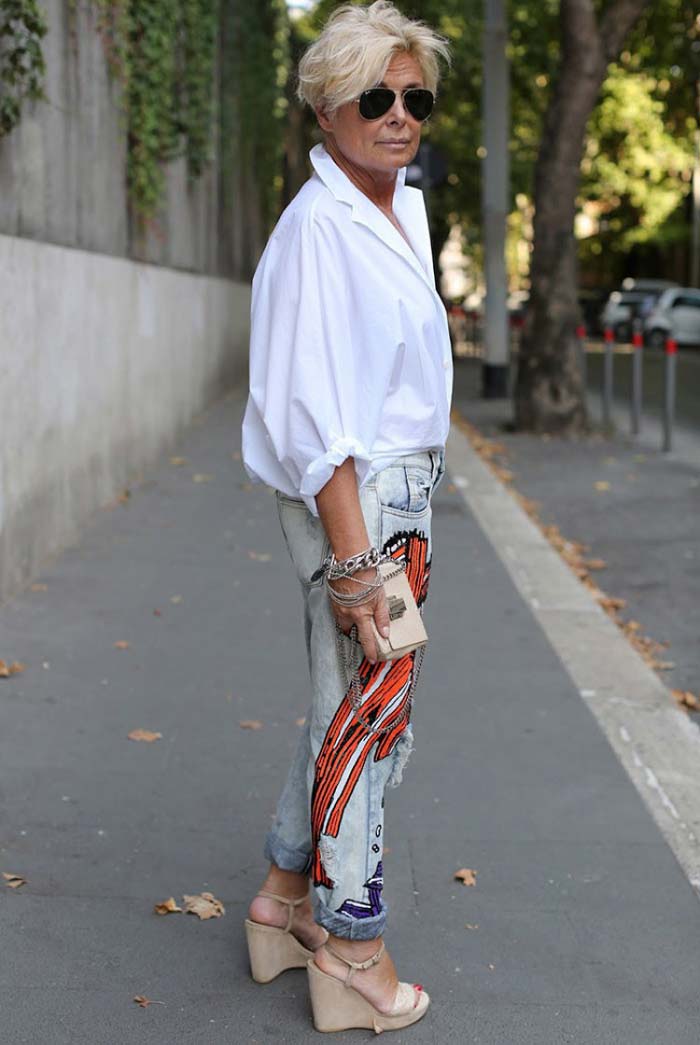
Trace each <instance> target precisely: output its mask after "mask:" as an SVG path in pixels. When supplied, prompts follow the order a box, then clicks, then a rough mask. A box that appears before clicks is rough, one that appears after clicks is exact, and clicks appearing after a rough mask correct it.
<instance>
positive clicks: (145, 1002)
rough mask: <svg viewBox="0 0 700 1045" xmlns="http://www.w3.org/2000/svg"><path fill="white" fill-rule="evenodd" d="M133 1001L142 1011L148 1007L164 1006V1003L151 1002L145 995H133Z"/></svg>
mask: <svg viewBox="0 0 700 1045" xmlns="http://www.w3.org/2000/svg"><path fill="white" fill-rule="evenodd" d="M134 1001H135V1002H136V1004H137V1005H140V1006H141V1008H142V1009H147V1008H148V1006H149V1005H165V1002H164V1001H151V999H150V998H147V997H146V996H145V994H135V995H134Z"/></svg>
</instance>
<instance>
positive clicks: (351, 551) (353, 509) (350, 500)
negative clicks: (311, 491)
mask: <svg viewBox="0 0 700 1045" xmlns="http://www.w3.org/2000/svg"><path fill="white" fill-rule="evenodd" d="M316 507H317V508H318V514H319V516H320V519H321V522H322V523H323V528H324V530H325V531H326V534H327V536H328V540H329V541H330V544H331V551H332V552H333V553H334V555H335V557H336V559H347V558H349V556H351V555H356V554H357V553H358V552H363V551H365V550H366V549H367V548H369V545H370V541H369V537H368V535H367V527H366V525H365V519H364V516H363V514H362V507H361V505H360V495H359V493H358V489H357V475H356V473H355V459H354V458H353V457H346V459H345V460H344V461H343V463H342V464H341V465H339V466H338V467H337V468H336V470H335V472H334V473H333V475H332V476H331V478H330V479H329V480H328V482H327V483H326V485H325V486H324V487H323V489H321V490H319V492H318V493H317V494H316Z"/></svg>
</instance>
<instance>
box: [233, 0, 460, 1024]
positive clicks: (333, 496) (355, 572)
mask: <svg viewBox="0 0 700 1045" xmlns="http://www.w3.org/2000/svg"><path fill="white" fill-rule="evenodd" d="M440 58H447V48H446V44H445V41H444V40H442V38H440V37H438V36H436V34H435V33H433V32H432V31H431V30H430V29H428V28H427V27H426V26H425V25H423V24H422V23H419V22H413V21H410V20H409V19H407V18H405V17H404V16H403V15H401V14H400V12H399V11H398V10H397V9H396V8H395V7H394V6H393V5H392V4H391V3H388V2H385V0H378V2H377V3H374V4H372V5H371V6H370V7H356V6H351V7H343V8H340V9H338V10H337V11H336V12H335V13H334V14H333V15H332V17H331V18H330V19H329V21H328V23H327V25H326V27H325V29H324V31H323V32H322V34H321V36H320V37H319V38H318V40H317V41H316V42H315V43H314V44H312V45H311V47H310V48H309V49H308V50H307V52H306V54H305V55H304V57H303V58H302V61H301V63H300V66H299V96H300V98H301V99H302V100H303V101H305V102H307V103H308V104H309V105H311V106H312V107H313V109H314V110H315V112H316V116H317V119H318V123H319V125H320V127H321V129H322V131H323V132H324V144H323V145H317V146H316V147H315V148H314V149H312V151H311V162H312V164H313V168H314V174H313V176H312V177H311V178H310V180H309V181H308V182H306V184H305V185H304V186H303V188H302V189H301V191H300V192H299V193H298V195H297V196H296V198H295V199H294V200H293V202H292V203H291V204H290V205H289V207H287V209H286V210H285V212H284V214H283V215H282V217H281V218H280V221H279V223H278V225H277V227H276V228H275V230H274V232H273V234H272V236H271V238H270V241H269V242H268V244H267V247H266V249H265V252H264V254H263V256H262V259H261V261H260V264H259V266H258V269H257V271H256V273H255V277H254V280H253V305H252V330H251V356H250V396H249V400H248V405H247V409H246V414H245V418H244V421H243V460H244V464H245V467H246V469H247V471H248V474H249V475H250V477H251V478H252V479H253V480H255V481H263V482H266V483H268V484H269V485H271V486H273V487H274V488H275V489H276V491H277V504H278V510H279V516H280V521H281V525H282V530H283V533H284V536H285V539H286V542H287V546H288V549H289V553H290V555H291V558H292V561H293V563H294V566H295V568H296V571H297V574H298V576H299V580H300V581H301V585H302V590H303V595H304V611H305V633H306V643H307V649H308V655H309V666H310V673H311V682H312V705H311V710H310V714H309V716H308V720H307V725H306V727H305V730H304V733H303V736H302V738H301V742H300V745H299V749H298V751H297V755H296V758H295V760H294V763H293V765H292V767H291V770H290V772H289V776H288V779H287V782H286V785H285V787H284V790H283V792H282V797H281V799H280V802H279V806H278V810H277V815H276V819H275V822H274V825H273V828H272V830H271V832H270V834H269V835H268V838H267V842H266V847H265V852H266V856H267V858H268V859H269V860H270V871H269V874H268V876H267V878H266V880H265V882H264V883H263V887H262V889H261V891H260V893H259V894H258V896H256V898H255V899H254V900H253V902H252V904H251V906H250V911H249V917H248V919H247V921H246V929H247V934H248V943H249V949H250V956H251V966H252V972H253V976H254V978H255V979H257V980H259V981H263V982H265V981H267V980H269V979H272V978H273V977H274V976H276V975H277V974H278V973H279V972H281V971H282V970H283V969H286V968H293V967H296V966H302V965H304V964H307V962H308V972H309V981H310V988H311V995H312V1007H313V1013H314V1022H315V1025H316V1027H317V1028H318V1029H319V1030H343V1029H346V1028H349V1027H374V1029H375V1030H376V1031H377V1032H379V1031H380V1030H383V1029H390V1028H392V1029H399V1028H401V1027H405V1026H408V1025H409V1024H411V1023H414V1022H415V1021H416V1020H418V1019H420V1018H421V1016H423V1015H424V1013H425V1011H426V1009H427V1007H428V1000H429V999H428V995H427V993H426V992H425V991H423V990H422V988H421V987H419V986H411V985H410V984H406V983H399V981H398V978H397V975H396V971H395V969H394V965H393V963H392V961H391V959H390V957H389V955H388V953H387V951H386V950H385V948H384V945H383V942H382V935H383V932H384V926H385V921H386V906H385V904H384V901H383V899H382V886H383V874H382V834H383V827H384V825H383V806H384V799H383V794H384V789H385V786H386V785H387V784H391V785H395V784H397V783H398V782H399V780H400V778H401V772H402V768H403V765H404V763H405V760H406V758H407V755H408V752H409V751H410V747H411V742H412V735H411V726H410V724H409V721H408V719H409V712H410V701H411V695H412V694H411V691H412V688H413V685H414V683H415V677H416V674H417V666H418V664H417V660H416V654H415V653H412V654H408V655H406V656H404V657H401V658H399V659H398V660H394V661H381V660H379V659H378V657H377V653H378V650H377V645H376V640H375V634H376V633H375V630H374V629H375V628H376V629H377V631H378V632H379V633H380V634H381V635H384V636H386V635H387V634H388V629H389V623H390V621H389V612H388V608H387V600H386V597H385V595H384V591H383V588H382V586H381V583H380V581H379V580H378V573H377V561H378V558H379V555H380V554H381V555H384V556H388V557H391V558H392V559H393V560H395V561H396V562H399V563H403V564H404V566H405V567H406V572H407V576H408V580H409V583H410V585H411V588H412V590H413V594H414V595H415V598H416V601H417V603H418V605H419V606H420V605H421V604H422V603H423V601H424V600H425V597H426V594H427V586H428V578H429V574H430V560H431V538H430V516H431V508H430V499H431V496H432V493H433V491H434V489H435V487H436V485H437V483H438V482H439V481H440V479H441V477H442V474H443V471H444V446H445V440H446V437H447V432H448V427H449V403H450V397H451V389H452V356H451V350H450V341H449V335H448V329H447V321H446V316H445V310H444V308H443V305H442V302H441V300H440V297H439V295H438V293H437V291H436V289H435V283H434V277H433V270H432V258H431V249H430V240H429V233H428V224H427V219H426V212H425V206H424V203H423V197H422V194H421V193H420V192H419V191H418V190H416V189H411V188H407V187H406V186H405V184H404V182H405V174H406V170H405V168H406V165H407V164H408V163H410V162H411V161H412V160H413V158H414V156H415V154H416V152H417V149H418V145H419V142H420V132H421V127H422V124H423V122H424V121H425V119H427V117H428V116H429V115H430V111H431V109H432V104H433V98H434V94H435V89H436V86H437V80H438V74H439V64H438V63H439V59H440ZM331 553H332V555H333V556H334V559H333V560H330V568H329V556H330V555H331ZM362 553H367V554H366V555H363V554H362ZM355 556H359V558H357V559H355V558H354V557H355ZM324 572H325V577H324V576H323V575H324ZM319 580H320V583H319ZM324 581H325V583H324ZM336 627H338V628H339V629H340V630H341V631H342V632H344V633H345V634H346V635H347V634H349V633H350V632H351V631H352V629H353V628H355V629H356V631H354V632H353V635H355V634H356V635H357V637H358V639H359V642H360V643H361V646H362V650H361V653H363V654H364V657H363V658H362V660H361V663H360V664H359V669H358V670H359V675H358V676H356V682H355V686H354V687H353V685H352V684H351V680H350V678H349V672H348V670H347V665H346V663H344V656H341V655H339V653H342V652H343V650H342V649H341V650H340V651H339V649H338V647H337V645H336V639H337V631H336ZM340 646H341V647H344V648H345V651H346V652H347V653H348V654H349V652H350V650H351V644H350V643H349V642H348V640H345V639H343V638H342V635H341V636H340ZM358 687H359V689H358ZM358 692H359V695H360V699H361V706H360V708H359V709H357V710H356V709H355V708H354V706H353V703H356V702H357V701H356V700H355V702H353V693H354V694H355V695H356V696H357V694H358ZM309 877H310V878H311V887H312V897H313V901H314V903H313V912H312V905H311V902H310V899H309Z"/></svg>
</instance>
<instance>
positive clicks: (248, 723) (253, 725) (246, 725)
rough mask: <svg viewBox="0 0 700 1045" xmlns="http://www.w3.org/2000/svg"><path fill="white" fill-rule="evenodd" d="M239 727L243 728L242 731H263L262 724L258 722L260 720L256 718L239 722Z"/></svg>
mask: <svg viewBox="0 0 700 1045" xmlns="http://www.w3.org/2000/svg"><path fill="white" fill-rule="evenodd" d="M238 725H239V726H240V727H241V729H262V728H263V724H262V722H258V720H257V719H256V718H245V719H243V721H242V722H239V723H238Z"/></svg>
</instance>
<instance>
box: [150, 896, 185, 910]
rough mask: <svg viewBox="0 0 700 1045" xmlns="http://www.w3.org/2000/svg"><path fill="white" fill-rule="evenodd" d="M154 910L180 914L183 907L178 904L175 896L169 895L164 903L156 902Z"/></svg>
mask: <svg viewBox="0 0 700 1045" xmlns="http://www.w3.org/2000/svg"><path fill="white" fill-rule="evenodd" d="M153 910H154V911H155V913H156V914H178V913H180V912H181V911H182V908H181V907H178V906H177V904H176V903H175V897H174V896H169V897H168V899H167V900H163V901H162V903H157V904H154V905H153Z"/></svg>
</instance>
